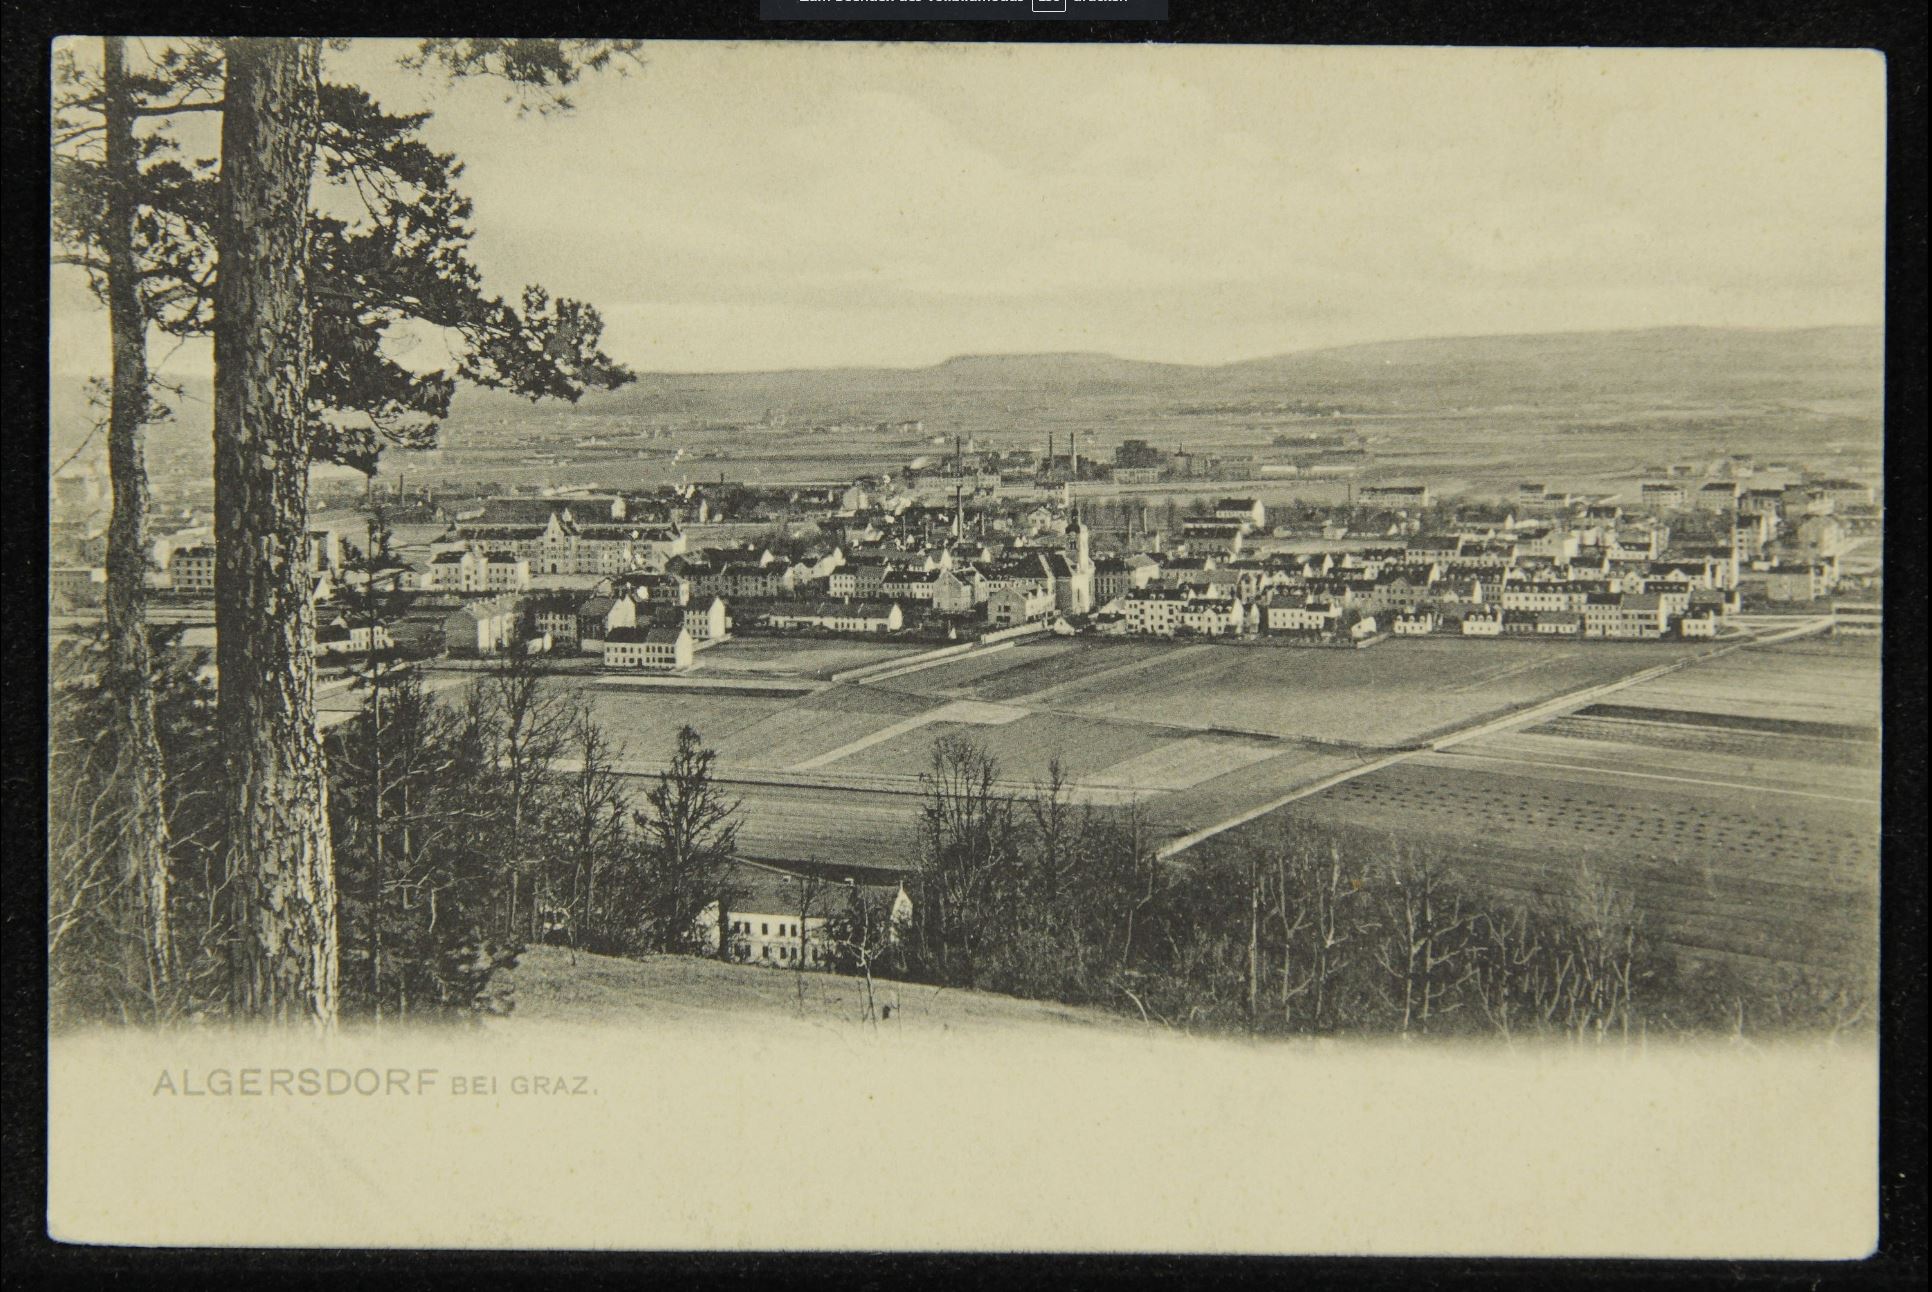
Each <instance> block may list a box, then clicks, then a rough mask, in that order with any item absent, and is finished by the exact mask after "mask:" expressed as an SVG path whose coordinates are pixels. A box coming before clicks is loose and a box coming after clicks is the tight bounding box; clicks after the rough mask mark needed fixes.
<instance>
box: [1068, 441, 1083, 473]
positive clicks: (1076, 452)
mask: <svg viewBox="0 0 1932 1292" xmlns="http://www.w3.org/2000/svg"><path fill="white" fill-rule="evenodd" d="M1067 450H1068V452H1070V453H1072V454H1073V471H1072V473H1071V474H1072V476H1073V478H1074V479H1075V480H1078V479H1079V478H1080V432H1079V431H1068V432H1067Z"/></svg>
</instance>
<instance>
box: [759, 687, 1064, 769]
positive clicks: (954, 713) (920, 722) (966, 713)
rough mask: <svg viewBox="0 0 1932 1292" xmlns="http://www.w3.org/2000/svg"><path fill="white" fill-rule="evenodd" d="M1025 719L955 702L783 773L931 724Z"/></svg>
mask: <svg viewBox="0 0 1932 1292" xmlns="http://www.w3.org/2000/svg"><path fill="white" fill-rule="evenodd" d="M1026 716H1027V712H1026V710H1025V709H1015V708H1011V707H1009V706H1006V705H998V704H986V703H983V702H981V701H978V700H959V701H955V702H954V703H952V704H942V705H940V706H939V707H938V708H937V709H929V710H927V711H926V712H925V713H915V714H913V715H912V716H911V717H910V718H901V719H900V720H899V721H898V722H895V723H893V724H892V725H891V726H889V727H882V728H880V729H879V730H878V731H875V732H873V733H872V734H870V735H867V736H860V737H859V738H858V739H857V740H854V741H851V742H850V743H848V744H843V745H840V746H839V747H838V748H837V749H829V750H827V751H826V752H824V753H822V754H818V755H816V756H814V757H811V758H807V759H806V760H805V761H804V762H802V763H793V764H792V765H791V767H789V768H788V769H787V770H788V771H794V772H809V771H812V770H813V769H814V768H819V767H823V766H825V765H826V764H827V763H836V762H837V761H838V760H839V759H841V758H845V757H847V756H849V755H851V754H856V753H858V752H859V751H860V750H863V749H870V748H872V746H874V745H883V744H884V743H885V742H886V741H888V740H893V739H896V738H898V737H900V736H903V735H905V734H907V733H908V732H912V731H917V730H919V728H921V727H924V726H927V725H929V724H931V723H934V722H962V723H970V724H972V725H974V726H981V727H986V726H992V727H999V726H1005V725H1006V724H1007V723H1009V722H1018V721H1019V720H1020V719H1021V718H1024V717H1026Z"/></svg>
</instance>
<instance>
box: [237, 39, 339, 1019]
mask: <svg viewBox="0 0 1932 1292" xmlns="http://www.w3.org/2000/svg"><path fill="white" fill-rule="evenodd" d="M320 53H321V51H320V47H319V44H318V42H317V41H316V40H315V39H313V38H292V39H290V38H276V39H241V40H233V41H230V42H229V44H228V85H227V91H226V100H227V102H226V109H225V111H224V113H223V119H222V140H221V200H220V211H219V217H218V224H217V242H218V245H219V249H220V260H221V269H220V280H219V283H218V288H217V295H216V311H215V623H216V627H217V634H218V647H217V650H218V656H217V658H218V663H219V666H220V672H221V677H220V688H221V691H220V700H221V702H220V718H219V727H220V734H221V738H222V743H223V749H224V753H225V756H226V759H227V766H226V785H225V790H226V794H227V818H228V830H229V840H228V846H229V849H230V853H229V856H230V879H231V884H232V890H233V894H234V901H235V908H234V910H235V921H236V927H235V929H234V930H233V931H234V934H235V943H234V948H235V949H234V960H233V964H232V977H231V989H232V992H233V995H234V1003H235V1007H236V1009H237V1011H238V1012H239V1013H242V1014H245V1015H253V1016H256V1017H262V1018H267V1019H271V1020H276V1021H294V1020H302V1019H308V1020H311V1021H314V1022H318V1023H321V1024H323V1025H325V1026H326V1025H328V1024H331V1023H333V1021H334V1019H335V1015H336V1003H337V974H338V964H337V945H336V898H335V866H334V861H333V858H332V856H331V853H330V847H329V823H328V810H327V802H326V783H325V780H324V768H323V761H322V747H321V742H320V740H319V739H318V738H317V735H316V730H315V665H314V661H313V659H312V658H311V656H310V643H311V642H312V641H313V639H314V635H315V632H314V629H315V625H314V623H313V619H314V610H313V607H312V606H311V604H310V600H309V575H308V548H307V541H308V473H309V443H308V434H307V429H306V428H307V418H306V409H305V405H306V402H307V400H306V396H307V386H308V367H309V317H308V300H307V259H308V256H307V250H308V218H307V217H308V199H309V181H310V177H311V175H312V174H313V172H314V165H315V151H316V134H317V114H318V105H317V97H318V93H319V72H320V66H319V65H320Z"/></svg>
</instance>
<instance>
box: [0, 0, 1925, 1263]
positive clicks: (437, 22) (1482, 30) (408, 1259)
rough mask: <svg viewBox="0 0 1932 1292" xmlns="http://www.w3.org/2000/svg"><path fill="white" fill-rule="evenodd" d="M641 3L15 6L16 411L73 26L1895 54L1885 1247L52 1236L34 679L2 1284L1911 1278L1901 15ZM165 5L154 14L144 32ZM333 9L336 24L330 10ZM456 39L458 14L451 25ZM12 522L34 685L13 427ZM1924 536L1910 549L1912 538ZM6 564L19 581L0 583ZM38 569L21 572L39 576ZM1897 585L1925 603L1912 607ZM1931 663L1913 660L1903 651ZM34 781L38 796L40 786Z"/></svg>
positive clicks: (0, 720)
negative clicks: (1083, 1245) (745, 1243)
mask: <svg viewBox="0 0 1932 1292" xmlns="http://www.w3.org/2000/svg"><path fill="white" fill-rule="evenodd" d="M638 10H639V11H634V12H622V11H619V10H618V9H617V8H616V7H615V6H610V5H600V4H595V3H587V2H586V0H554V2H553V3H551V4H550V5H547V6H545V7H544V8H542V9H541V10H537V9H531V8H516V9H513V8H511V7H510V6H508V5H504V4H501V3H484V4H471V5H467V6H464V7H463V8H462V9H461V10H460V11H458V10H456V9H454V8H453V7H438V8H437V9H436V10H433V11H431V10H426V9H424V10H419V11H417V12H409V11H406V10H404V9H403V8H401V7H399V6H397V5H395V4H393V3H390V4H384V5H376V4H371V3H368V2H367V0H340V2H338V3H336V4H333V5H331V6H329V7H328V9H327V10H324V11H318V10H314V9H311V8H308V7H306V6H296V5H288V4H284V5H273V4H259V3H255V4H249V3H236V2H234V0H221V2H216V3H201V2H198V0H189V2H188V3H175V4H170V5H168V6H166V8H165V9H161V8H159V7H156V6H151V5H134V4H129V3H126V0H120V2H119V3H99V4H93V3H83V4H80V5H72V4H69V5H62V6H60V7H59V8H58V9H57V10H55V11H52V12H50V11H48V10H46V9H43V8H41V7H39V6H37V5H34V4H33V0H6V4H5V10H4V12H5V41H4V43H3V44H0V58H4V62H5V96H6V99H5V101H6V110H5V119H4V126H0V135H4V147H5V161H4V165H5V174H6V177H7V181H8V182H7V183H6V185H5V196H4V201H5V209H6V217H7V218H6V227H5V233H4V242H5V248H6V270H5V289H4V292H0V310H4V315H5V319H6V325H7V333H8V336H9V339H10V340H12V341H13V344H10V345H7V346H5V347H4V348H0V381H4V399H5V405H4V406H5V407H6V408H7V409H8V410H9V411H12V412H15V413H18V414H19V416H18V417H17V418H16V419H11V420H14V421H15V424H16V427H20V426H24V427H29V428H35V427H38V426H40V425H41V424H43V423H44V421H45V417H46V400H47V390H46V385H47V368H46V362H45V352H44V350H43V349H42V348H41V345H40V344H39V343H38V342H37V340H34V338H37V337H44V336H45V335H46V334H47V322H48V295H47V293H48V287H47V277H46V273H45V268H44V266H45V263H46V262H45V261H44V260H43V259H41V257H42V256H43V254H44V244H43V243H42V241H41V235H40V229H41V227H42V224H41V221H42V220H44V218H45V205H44V202H45V194H46V191H47V180H48V157H47V149H46V143H45V141H46V138H47V104H48V99H49V85H50V81H49V73H50V51H49V41H50V40H51V38H52V37H53V36H55V35H57V34H61V33H66V32H82V31H86V32H97V31H115V30H124V31H139V30H151V29H154V28H156V27H158V26H166V27H168V28H170V29H175V30H192V31H219V32H224V33H236V34H270V33H273V34H288V33H290V32H304V33H312V32H320V33H322V34H342V33H349V32H353V33H355V34H359V35H424V34H438V33H451V34H454V33H456V32H459V31H468V32H474V31H479V30H493V31H498V32H505V33H511V34H531V35H538V34H551V33H557V34H564V33H568V34H573V35H592V34H624V35H643V36H648V37H650V38H653V39H747V40H752V39H756V40H883V41H889V40H945V41H1054V42H1067V41H1074V40H1078V41H1081V42H1146V41H1156V42H1163V43H1166V42H1172V43H1184V44H1193V43H1230V44H1272V43H1292V44H1344V45H1360V44H1387V45H1441V44H1462V45H1592V46H1599V47H1615V46H1626V47H1663V46H1694V47H1726V46H1747V47H1796V48H1805V47H1830V48H1869V49H1876V50H1879V51H1881V52H1882V53H1884V54H1885V56H1886V58H1887V83H1888V109H1887V111H1888V118H1889V140H1888V179H1887V197H1888V213H1887V261H1888V274H1887V286H1886V314H1887V323H1886V359H1885V381H1886V411H1885V454H1886V470H1885V475H1886V486H1887V508H1888V521H1889V525H1888V528H1889V529H1890V530H1891V532H1892V535H1893V541H1892V542H1890V543H1888V544H1887V548H1886V589H1887V595H1886V606H1885V636H1884V642H1883V656H1882V658H1883V667H1884V714H1885V718H1884V721H1885V763H1884V766H1885V779H1884V787H1883V791H1882V805H1883V809H1882V810H1883V817H1884V820H1883V827H1882V844H1881V848H1882V858H1883V860H1882V864H1881V865H1882V868H1881V889H1882V903H1883V907H1882V917H1881V948H1880V950H1881V965H1882V974H1883V977H1882V979H1881V982H1882V987H1883V995H1884V1001H1885V1006H1886V1015H1885V1017H1884V1019H1883V1021H1882V1023H1881V1027H1880V1043H1881V1060H1882V1078H1881V1096H1880V1105H1881V1107H1880V1135H1881V1145H1880V1239H1879V1245H1878V1248H1877V1250H1876V1251H1875V1252H1874V1254H1873V1255H1872V1256H1871V1257H1869V1258H1867V1259H1866V1260H1864V1261H1859V1262H1773V1261H1744V1262H1737V1261H1683V1260H1668V1261H1660V1260H1652V1261H1645V1260H1555V1259H1550V1260H1545V1259H1537V1260H1493V1259H1492V1260H1471V1259H1460V1258H1404V1259H1386V1258H1375V1259H1349V1258H1333V1257H1267V1258H1261V1257H1253V1258H1250V1257H1239V1258H1226V1257H1190V1256H1114V1255H1105V1256H1100V1255H1086V1256H1082V1255H1052V1256H1045V1255H1024V1254H1016V1255H988V1254H981V1255H970V1254H913V1255H907V1254H891V1255H877V1254H874V1255H868V1254H865V1253H845V1254H839V1255H820V1254H798V1253H780V1252H768V1253H743V1254H734V1253H709V1254H701V1253H590V1252H516V1253H509V1252H504V1253H496V1252H458V1251H401V1250H378V1251H351V1250H346V1249H345V1250H341V1251H309V1250H299V1249H275V1250H260V1249H200V1248H189V1249H171V1250H143V1249H135V1248H109V1247H95V1248H90V1247H75V1246H68V1245H63V1244H58V1243H55V1242H52V1241H51V1240H49V1239H48V1238H47V1237H46V1232H45V1223H44V1221H45V1202H46V1181H45V1167H46V1156H45V1151H46V1146H45V1132H46V1123H45V1117H44V1111H45V1107H46V1093H47V1092H46V1071H45V1045H46V1042H45V1032H44V1019H45V1016H46V1015H45V1009H46V988H45V980H44V972H45V958H44V951H43V950H42V948H43V946H44V943H43V939H42V937H41V930H40V928H39V918H38V913H39V912H40V911H41V910H42V909H43V908H44V899H45V888H44V884H45V878H44V873H43V872H42V871H41V868H40V866H39V865H38V863H37V861H35V860H34V858H36V857H37V856H38V855H40V854H42V853H44V833H43V832H44V824H43V821H42V818H41V817H40V815H39V814H40V812H41V811H42V809H41V807H40V806H39V803H40V802H44V779H45V760H44V751H45V743H46V742H45V737H46V726H45V723H46V715H45V712H44V703H43V696H44V691H41V690H39V689H37V688H36V689H33V690H31V691H30V690H29V689H28V688H26V687H19V686H7V687H4V688H0V730H4V732H5V733H6V744H7V755H6V772H5V783H6V786H7V801H8V805H9V809H10V810H9V811H8V812H7V814H6V819H5V823H4V830H5V835H4V839H5V845H6V848H5V854H4V855H5V856H6V858H7V859H8V860H7V864H6V866H5V885H6V888H5V899H4V901H0V924H4V928H5V933H6V936H5V942H4V957H5V977H4V987H3V988H0V999H3V1000H4V1010H5V1018H6V1021H7V1027H6V1029H5V1039H4V1043H3V1044H4V1058H5V1065H4V1074H5V1089H4V1099H3V1100H0V1130H3V1131H4V1143H5V1149H4V1158H3V1159H0V1171H3V1172H4V1179H5V1185H6V1188H5V1207H4V1230H0V1234H4V1239H5V1257H4V1272H3V1273H0V1286H5V1287H12V1286H14V1285H15V1282H16V1279H19V1280H20V1281H21V1282H22V1283H24V1282H25V1281H26V1280H27V1279H29V1278H31V1277H33V1276H34V1275H39V1276H42V1277H56V1278H65V1279H77V1280H84V1281H85V1282H86V1283H88V1284H92V1283H95V1282H103V1283H104V1282H108V1281H114V1282H117V1283H126V1284H130V1285H144V1284H146V1283H147V1282H149V1281H150V1280H154V1281H170V1280H173V1279H177V1278H179V1279H184V1280H185V1279H193V1280H195V1281H196V1282H201V1283H208V1282H213V1281H215V1280H221V1281H223V1282H226V1281H229V1280H238V1281H243V1280H245V1281H249V1282H253V1281H255V1280H257V1279H263V1278H274V1279H276V1280H277V1281H278V1282H282V1283H285V1284H287V1285H289V1286H298V1285H300V1286H307V1285H323V1284H326V1283H329V1282H332V1281H335V1280H339V1279H342V1278H344V1277H350V1278H353V1277H357V1276H362V1277H369V1276H372V1275H373V1276H377V1277H380V1278H383V1279H384V1280H390V1279H395V1280H398V1281H401V1280H405V1279H406V1280H407V1281H408V1282H409V1283H410V1284H417V1283H423V1284H428V1283H431V1282H439V1281H443V1280H448V1281H450V1282H452V1283H454V1282H459V1281H460V1282H463V1283H473V1282H474V1281H475V1280H476V1279H477V1278H478V1277H479V1276H485V1275H487V1276H493V1277H496V1278H502V1277H504V1276H509V1277H511V1278H514V1279H516V1280H518V1281H524V1280H537V1279H541V1281H543V1282H546V1283H547V1282H552V1281H555V1282H565V1281H568V1282H570V1283H573V1284H583V1285H592V1284H596V1285H602V1284H605V1283H614V1284H620V1285H623V1284H634V1283H636V1282H638V1281H639V1280H640V1279H642V1278H652V1277H655V1278H657V1279H662V1280H667V1281H674V1282H682V1281H685V1280H690V1281H693V1282H697V1281H700V1280H702V1281H704V1282H707V1283H712V1284H715V1285H717V1286H719V1287H738V1286H754V1285H755V1286H759V1287H762V1288H769V1287H770V1285H771V1284H772V1283H774V1282H786V1283H795V1282H806V1283H817V1282H820V1281H823V1282H825V1283H827V1284H832V1283H836V1284H838V1285H839V1286H841V1287H843V1288H845V1289H847V1290H848V1292H859V1290H860V1289H869V1288H873V1287H877V1286H882V1285H886V1284H888V1283H896V1282H898V1281H900V1280H907V1279H913V1280H918V1281H921V1282H924V1281H927V1280H933V1279H937V1280H941V1281H944V1280H949V1279H954V1278H957V1279H960V1280H961V1281H962V1282H964V1281H966V1280H973V1281H975V1282H976V1281H978V1280H980V1279H987V1280H998V1281H1000V1282H1002V1283H1007V1284H1010V1285H1013V1286H1018V1287H1028V1286H1054V1285H1063V1284H1066V1283H1072V1284H1074V1285H1076V1286H1079V1285H1086V1284H1103V1283H1104V1284H1113V1283H1124V1282H1131V1283H1147V1284H1150V1285H1170V1286H1187V1287H1193V1286H1197V1285H1206V1284H1212V1285H1215V1286H1226V1287H1234V1286H1241V1285H1245V1284H1262V1283H1274V1282H1277V1281H1279V1280H1282V1279H1292V1278H1295V1277H1297V1276H1301V1277H1308V1278H1313V1279H1316V1280H1319V1281H1320V1282H1321V1283H1323V1284H1327V1283H1331V1282H1332V1283H1337V1284H1352V1285H1358V1286H1404V1287H1407V1286H1418V1285H1419V1286H1425V1287H1435V1286H1442V1287H1459V1286H1469V1285H1479V1286H1489V1285H1494V1284H1508V1283H1515V1284H1527V1285H1531V1286H1545V1285H1550V1284H1572V1283H1574V1284H1583V1285H1588V1286H1599V1287H1622V1286H1631V1285H1635V1284H1651V1283H1656V1282H1668V1283H1672V1284H1681V1285H1685V1286H1700V1285H1701V1286H1736V1285H1739V1284H1749V1285H1756V1286H1772V1287H1782V1286H1792V1287H1797V1286H1807V1287H1818V1286H1832V1287H1894V1286H1898V1287H1904V1286H1921V1285H1922V1284H1923V1282H1924V1280H1925V1278H1926V1275H1927V1264H1926V1188H1925V1164H1926V1106H1927V1099H1926V1058H1925V1035H1926V1009H1925V980H1926V969H1927V961H1926V928H1927V926H1926V915H1925V912H1926V874H1925V871H1926V867H1925V861H1924V859H1925V855H1926V854H1925V841H1926V830H1925V793H1926V786H1925V769H1926V755H1925V700H1926V683H1925V666H1924V645H1923V643H1924V642H1925V641H1926V631H1925V601H1926V599H1925V596H1924V594H1923V589H1924V587H1925V582H1924V580H1925V578H1926V569H1925V564H1924V544H1923V541H1922V536H1923V534H1924V532H1925V526H1926V522H1927V510H1928V509H1927V501H1926V498H1925V495H1924V491H1923V487H1922V482H1923V480H1924V467H1925V448H1926V444H1925V440H1926V435H1927V429H1926V416H1925V413H1926V409H1925V385H1926V380H1925V368H1926V365H1925V354H1926V348H1925V294H1924V293H1925V281H1926V279H1925V242H1926V213H1925V188H1926V184H1925V96H1926V65H1925V31H1926V20H1925V17H1924V15H1923V13H1916V14H1915V13H1914V11H1915V10H1916V6H1914V5H1912V4H1910V3H1909V2H1908V0H1822V2H1819V3H1812V4H1805V5H1802V6H1800V5H1793V4H1790V3H1785V4H1777V3H1775V0H1732V2H1731V3H1724V2H1723V0H1571V2H1570V3H1557V2H1556V0H1525V2H1522V3H1502V2H1500V0H1465V2H1464V3H1463V4H1461V5H1450V4H1446V3H1441V2H1440V0H1438V2H1437V3H1429V2H1428V0H1368V2H1367V3H1362V4H1359V5H1356V6H1351V7H1347V8H1344V7H1341V6H1336V5H1332V4H1323V3H1321V0H1308V2H1307V3H1305V4H1303V5H1300V6H1295V7H1293V8H1290V7H1288V6H1286V5H1279V4H1278V3H1270V0H1170V15H1171V16H1170V19H1169V21H1167V22H1163V23H1147V22H1122V23H1097V22H1068V21H1064V20H1061V21H1052V22H972V23H943V22H933V23H924V22H904V21H884V22H869V23H868V22H837V21H813V22H778V21H769V22H768V21H763V20H761V19H759V17H758V15H757V0H649V3H648V5H647V6H639V7H638ZM156 17H162V18H165V22H164V23H159V24H158V23H156V22H155V21H154V19H155V18H156ZM323 21H326V23H327V26H326V27H323V26H320V25H319V23H321V22H323ZM459 24H460V25H459ZM0 445H4V449H3V450H0V451H3V452H4V461H5V464H6V468H7V469H6V488H7V492H8V495H9V497H8V501H9V503H10V504H11V505H10V506H9V508H8V510H9V512H10V513H12V514H13V516H15V517H17V518H18V519H17V521H16V523H14V524H10V525H6V526H4V527H0V597H4V598H5V603H6V610H7V612H8V613H7V614H6V617H5V624H6V630H5V647H4V650H5V654H4V657H3V658H4V667H5V669H6V675H7V676H8V677H11V678H32V677H34V676H35V675H40V676H44V673H45V667H46V654H45V653H46V642H45V634H44V633H43V632H42V631H41V629H40V624H39V616H40V615H41V613H42V612H43V610H44V607H45V601H44V598H43V596H42V594H41V590H40V586H39V579H38V577H37V576H38V571H39V569H40V568H41V566H42V564H44V552H45V549H44V546H43V544H44V543H45V539H44V537H43V535H44V532H45V531H44V528H37V527H36V526H35V523H34V522H35V521H36V520H38V519H44V516H45V509H46V506H47V498H46V492H45V490H44V488H41V487H40V486H39V484H38V481H39V480H40V479H41V476H42V474H43V473H44V471H45V469H46V467H47V465H48V461H47V444H46V440H45V437H44V436H41V435H39V434H38V433H37V431H34V430H28V431H24V432H23V431H20V430H18V429H16V431H15V432H14V434H12V435H10V436H8V437H7V438H6V439H5V440H4V441H0ZM1913 540H1919V541H1913ZM9 575H10V576H11V577H7V576H9ZM30 576H31V577H30ZM1907 589H1910V591H1909V592H1908V591H1907ZM1915 660H1916V661H1917V662H1916V663H1914V662H1913V661H1915ZM36 789H39V790H41V791H42V793H41V795H40V796H39V802H36V801H35V798H36V796H35V791H36Z"/></svg>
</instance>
